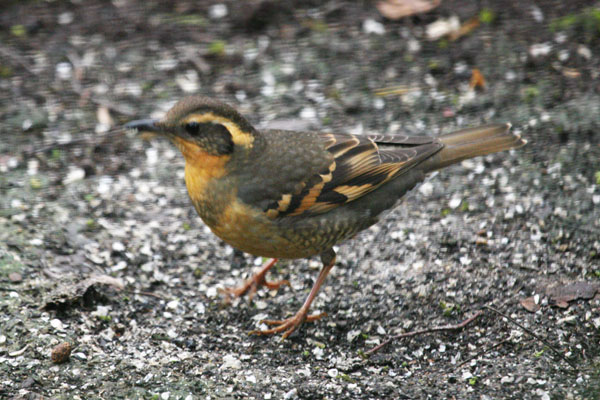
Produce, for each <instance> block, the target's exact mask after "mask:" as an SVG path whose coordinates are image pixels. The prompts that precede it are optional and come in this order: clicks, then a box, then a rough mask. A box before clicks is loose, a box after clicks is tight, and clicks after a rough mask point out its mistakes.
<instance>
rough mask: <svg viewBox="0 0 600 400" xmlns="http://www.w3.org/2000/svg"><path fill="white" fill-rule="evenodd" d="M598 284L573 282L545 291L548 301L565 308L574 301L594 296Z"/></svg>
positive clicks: (598, 287) (599, 286)
mask: <svg viewBox="0 0 600 400" xmlns="http://www.w3.org/2000/svg"><path fill="white" fill-rule="evenodd" d="M599 289H600V284H598V283H589V282H574V283H568V284H566V285H557V286H553V287H549V288H547V289H546V294H547V295H548V296H549V297H550V301H551V302H553V303H554V304H555V305H556V306H557V307H560V308H567V307H568V306H569V303H570V302H571V301H574V300H579V299H582V300H589V299H592V298H594V296H596V293H598V290H599Z"/></svg>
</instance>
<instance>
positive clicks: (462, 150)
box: [429, 124, 527, 171]
mask: <svg viewBox="0 0 600 400" xmlns="http://www.w3.org/2000/svg"><path fill="white" fill-rule="evenodd" d="M510 127H511V125H510V124H496V125H485V126H480V127H477V128H468V129H463V130H460V131H456V132H452V133H448V134H446V135H442V136H440V137H438V140H439V141H440V142H441V143H443V144H444V145H445V147H444V148H443V149H442V150H441V151H440V152H439V153H437V154H436V155H435V156H434V157H432V158H431V164H430V165H429V170H430V171H434V170H438V169H441V168H444V167H447V166H448V165H451V164H454V163H457V162H460V161H462V160H466V159H468V158H473V157H478V156H485V155H487V154H491V153H496V152H499V151H504V150H510V149H516V148H519V147H521V146H524V145H525V144H526V143H527V141H526V140H525V139H522V138H521V135H519V134H516V133H512V132H510Z"/></svg>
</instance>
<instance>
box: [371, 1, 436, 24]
mask: <svg viewBox="0 0 600 400" xmlns="http://www.w3.org/2000/svg"><path fill="white" fill-rule="evenodd" d="M441 2H442V0H386V1H380V2H378V3H377V4H376V5H375V6H376V7H377V9H378V10H379V12H380V13H381V15H383V16H384V17H386V18H388V19H393V20H395V19H400V18H402V17H408V16H409V15H414V14H420V13H424V12H427V11H431V10H433V9H434V8H436V7H437V6H439V5H440V3H441Z"/></svg>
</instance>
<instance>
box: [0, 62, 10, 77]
mask: <svg viewBox="0 0 600 400" xmlns="http://www.w3.org/2000/svg"><path fill="white" fill-rule="evenodd" d="M11 76H13V70H12V68H11V67H7V66H5V65H0V78H10V77H11Z"/></svg>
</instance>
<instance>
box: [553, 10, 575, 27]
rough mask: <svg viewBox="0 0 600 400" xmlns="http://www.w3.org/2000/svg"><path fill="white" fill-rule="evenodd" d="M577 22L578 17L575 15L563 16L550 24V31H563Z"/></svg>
mask: <svg viewBox="0 0 600 400" xmlns="http://www.w3.org/2000/svg"><path fill="white" fill-rule="evenodd" d="M577 20H578V17H577V15H575V14H570V15H565V16H564V17H560V18H556V19H555V20H553V21H552V22H550V29H551V30H553V31H559V30H565V29H568V28H570V27H572V26H574V25H575V24H576V23H577Z"/></svg>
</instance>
